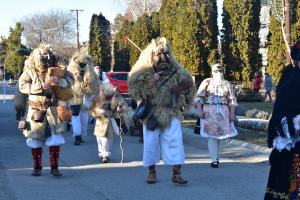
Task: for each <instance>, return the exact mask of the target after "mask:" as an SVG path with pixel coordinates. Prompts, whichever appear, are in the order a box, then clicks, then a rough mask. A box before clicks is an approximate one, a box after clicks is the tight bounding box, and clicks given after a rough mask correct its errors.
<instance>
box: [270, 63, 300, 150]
mask: <svg viewBox="0 0 300 200" xmlns="http://www.w3.org/2000/svg"><path fill="white" fill-rule="evenodd" d="M276 93H277V98H276V101H275V104H274V108H273V113H272V118H271V119H270V122H269V128H268V132H269V135H268V145H269V147H272V146H273V140H274V138H275V137H277V136H278V132H279V133H280V135H281V136H283V137H284V134H283V130H282V127H281V119H282V118H283V117H287V121H288V126H289V132H290V134H291V136H292V137H293V136H295V128H294V125H293V118H294V117H295V116H296V115H298V114H300V69H299V68H298V67H294V68H293V69H291V70H290V71H289V72H287V73H283V75H282V77H281V80H280V84H279V87H278V88H277V91H276Z"/></svg>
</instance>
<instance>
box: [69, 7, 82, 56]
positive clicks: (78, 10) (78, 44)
mask: <svg viewBox="0 0 300 200" xmlns="http://www.w3.org/2000/svg"><path fill="white" fill-rule="evenodd" d="M70 11H71V12H73V11H75V12H76V22H77V50H78V51H79V49H80V43H79V21H78V12H80V11H84V10H80V9H74V10H70Z"/></svg>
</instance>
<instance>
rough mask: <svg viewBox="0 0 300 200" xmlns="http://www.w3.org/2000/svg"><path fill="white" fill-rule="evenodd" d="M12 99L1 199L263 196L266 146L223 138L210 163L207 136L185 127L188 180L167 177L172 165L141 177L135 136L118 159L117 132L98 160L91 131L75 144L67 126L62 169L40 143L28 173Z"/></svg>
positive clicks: (3, 136)
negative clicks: (56, 173) (54, 170)
mask: <svg viewBox="0 0 300 200" xmlns="http://www.w3.org/2000/svg"><path fill="white" fill-rule="evenodd" d="M14 116H15V113H14V110H13V102H12V101H9V100H8V101H6V103H3V102H2V101H1V100H0V200H14V199H19V200H36V199H38V200H39V199H41V200H60V199H63V200H81V199H83V200H123V199H124V200H127V199H128V200H135V199H136V200H154V199H158V200H165V199H166V200H168V199H172V200H177V199H178V200H181V199H188V200H241V199H243V200H261V199H263V195H264V191H265V187H266V183H267V178H268V171H269V164H268V161H267V160H268V156H269V152H270V150H268V149H266V148H263V147H259V146H256V145H252V144H248V143H244V142H241V141H238V140H226V141H224V142H223V148H222V151H221V155H220V158H221V162H222V163H221V165H220V168H218V169H213V168H211V167H210V159H209V155H208V151H207V141H206V140H205V139H201V138H200V137H199V136H198V135H194V134H193V133H192V132H193V131H192V130H191V129H184V135H183V138H184V145H185V152H186V164H185V165H184V166H183V169H182V175H183V177H184V178H186V179H188V180H189V183H188V184H187V185H175V184H173V183H172V182H171V174H172V171H171V166H164V165H162V164H160V165H159V166H158V167H157V176H158V182H157V183H156V184H154V185H148V184H147V183H146V182H145V179H146V176H147V169H145V168H143V167H142V162H141V160H142V149H143V146H142V144H141V143H139V142H138V138H137V137H131V136H127V135H126V136H123V147H124V153H125V158H124V162H123V163H120V159H121V153H120V148H119V141H120V139H119V138H118V136H116V137H115V140H114V144H113V148H112V157H111V162H110V163H107V164H102V163H101V161H100V160H99V159H98V157H97V144H96V140H95V137H94V136H93V135H92V132H93V125H91V126H90V129H89V135H88V136H87V137H86V138H84V140H85V141H86V143H85V144H83V145H80V146H74V145H73V138H72V136H71V133H70V132H67V133H65V134H64V136H65V139H66V144H65V145H63V146H62V149H61V158H60V163H59V164H60V170H61V172H62V173H63V176H62V177H60V178H57V177H52V176H51V175H50V174H49V156H48V149H47V148H46V147H44V148H43V149H44V153H43V167H44V168H43V171H42V176H40V177H32V176H31V175H30V174H31V172H32V166H33V162H32V158H31V150H30V148H28V147H27V146H26V144H25V138H24V136H23V135H22V133H21V132H19V131H18V130H17V128H16V127H17V122H16V121H15V118H14Z"/></svg>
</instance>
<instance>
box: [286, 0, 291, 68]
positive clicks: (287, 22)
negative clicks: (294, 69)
mask: <svg viewBox="0 0 300 200" xmlns="http://www.w3.org/2000/svg"><path fill="white" fill-rule="evenodd" d="M290 22H291V21H290V0H285V35H286V40H287V43H288V45H289V46H290V45H291V29H290ZM286 53H287V56H286V57H287V60H288V63H289V64H290V63H291V59H290V55H289V51H286Z"/></svg>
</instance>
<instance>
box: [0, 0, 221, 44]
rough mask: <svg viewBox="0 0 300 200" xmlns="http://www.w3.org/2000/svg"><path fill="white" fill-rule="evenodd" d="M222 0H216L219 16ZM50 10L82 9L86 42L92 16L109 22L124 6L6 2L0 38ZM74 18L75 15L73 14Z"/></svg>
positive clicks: (90, 0) (73, 0) (118, 0)
mask: <svg viewBox="0 0 300 200" xmlns="http://www.w3.org/2000/svg"><path fill="white" fill-rule="evenodd" d="M222 1H223V0H218V7H219V10H218V12H219V14H220V11H221V8H222V7H221V5H222ZM51 9H62V10H65V11H69V10H70V9H83V10H84V11H83V12H80V14H79V23H80V40H81V41H86V40H88V34H89V33H88V31H89V24H90V20H91V16H92V14H94V13H96V14H99V13H100V12H102V13H103V15H104V16H105V17H106V18H107V19H108V20H109V21H111V22H113V19H114V18H115V16H116V15H117V14H118V13H124V11H125V10H126V5H125V4H124V3H123V1H122V0H26V1H23V0H8V1H6V2H5V4H4V3H2V4H1V11H0V36H5V37H7V36H8V30H9V27H13V26H14V25H15V23H16V22H17V21H19V20H20V19H22V17H26V16H29V15H32V14H35V13H39V12H46V11H49V10H51ZM74 17H75V13H74ZM220 20H221V19H220V17H219V25H220V23H221V22H220Z"/></svg>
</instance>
